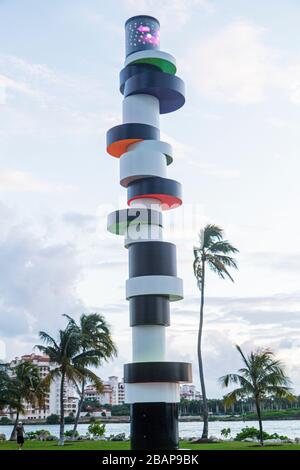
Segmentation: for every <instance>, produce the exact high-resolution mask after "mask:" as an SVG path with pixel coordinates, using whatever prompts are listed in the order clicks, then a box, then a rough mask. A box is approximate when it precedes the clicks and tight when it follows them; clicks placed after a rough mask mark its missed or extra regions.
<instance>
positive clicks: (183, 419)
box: [0, 416, 300, 427]
mask: <svg viewBox="0 0 300 470" xmlns="http://www.w3.org/2000/svg"><path fill="white" fill-rule="evenodd" d="M96 420H100V421H101V422H102V423H104V424H123V423H124V424H125V423H130V416H120V417H117V416H113V417H111V418H107V417H97V418H96ZM299 420H300V417H298V418H297V417H291V416H287V417H280V418H277V417H276V418H275V417H274V418H273V417H266V418H263V421H299ZM202 421H203V420H202V418H201V417H200V416H182V417H180V418H179V422H181V423H189V422H202ZM216 421H218V422H224V423H226V422H233V421H235V422H243V423H246V422H247V421H256V418H255V417H250V418H241V417H234V416H227V417H226V418H225V417H223V418H222V417H212V418H211V419H210V420H209V422H210V423H213V422H216ZM22 422H23V423H24V425H26V426H30V425H37V424H38V425H44V424H46V425H47V426H58V424H59V423H55V424H53V423H47V421H46V420H45V419H36V420H32V419H29V420H26V419H24V418H23V419H22ZM91 422H93V421H91V419H90V418H87V419H85V418H83V419H80V420H79V423H78V424H90V423H91ZM12 424H13V420H12V422H11V423H8V424H5V423H0V427H1V426H10V425H12ZM65 424H70V425H72V424H74V423H65Z"/></svg>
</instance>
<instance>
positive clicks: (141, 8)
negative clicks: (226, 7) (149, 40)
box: [126, 0, 215, 32]
mask: <svg viewBox="0 0 300 470" xmlns="http://www.w3.org/2000/svg"><path fill="white" fill-rule="evenodd" d="M126 2H127V6H128V10H129V11H130V14H131V15H139V14H146V15H152V16H154V17H157V18H158V19H159V21H160V23H161V26H162V28H163V30H164V31H166V32H167V31H174V30H177V29H180V28H181V27H182V26H184V25H185V24H186V23H187V22H188V21H189V19H190V18H191V17H192V16H193V15H194V14H195V11H196V9H199V8H201V10H202V12H203V11H204V12H207V13H211V12H213V11H214V9H215V8H214V6H213V4H212V2H211V1H210V0H164V1H163V2H162V1H161V0H139V2H136V1H135V0H126Z"/></svg>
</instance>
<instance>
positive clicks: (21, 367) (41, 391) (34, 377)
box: [10, 361, 47, 440]
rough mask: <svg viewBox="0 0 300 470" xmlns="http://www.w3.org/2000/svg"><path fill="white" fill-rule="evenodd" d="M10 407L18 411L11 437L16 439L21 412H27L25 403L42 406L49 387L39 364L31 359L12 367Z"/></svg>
mask: <svg viewBox="0 0 300 470" xmlns="http://www.w3.org/2000/svg"><path fill="white" fill-rule="evenodd" d="M10 391H11V393H12V397H11V402H10V408H11V409H13V410H14V411H15V412H16V419H15V422H14V426H13V430H12V433H11V436H10V439H11V440H12V439H14V437H15V432H16V426H17V423H18V420H19V415H20V413H21V412H25V403H29V404H31V405H32V406H37V407H38V408H42V407H43V406H44V405H45V398H46V393H47V387H46V386H45V385H44V384H43V381H42V379H41V376H40V370H39V368H38V366H36V365H35V364H32V363H31V362H30V361H22V362H20V363H19V364H17V365H16V366H15V367H12V368H11V377H10Z"/></svg>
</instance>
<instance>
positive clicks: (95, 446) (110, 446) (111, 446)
mask: <svg viewBox="0 0 300 470" xmlns="http://www.w3.org/2000/svg"><path fill="white" fill-rule="evenodd" d="M180 447H182V448H183V449H192V450H199V449H200V450H262V448H261V447H260V446H258V445H257V444H253V442H250V443H249V442H220V443H215V444H191V443H189V442H186V441H181V443H180ZM15 449H17V444H16V443H15V442H0V451H1V450H15ZM129 449H130V446H129V442H110V441H80V442H66V443H65V445H64V446H63V447H61V446H58V445H57V443H56V442H51V441H49V442H41V441H27V442H25V444H24V448H23V450H98V451H101V450H129ZM263 449H264V450H300V444H282V445H281V444H279V445H273V446H266V447H264V448H263Z"/></svg>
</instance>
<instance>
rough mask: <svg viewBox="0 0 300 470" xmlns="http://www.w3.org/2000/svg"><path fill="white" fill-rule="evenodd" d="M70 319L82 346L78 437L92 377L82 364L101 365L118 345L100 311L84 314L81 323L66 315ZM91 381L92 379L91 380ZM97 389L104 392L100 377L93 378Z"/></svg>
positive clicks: (77, 417)
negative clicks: (81, 414) (87, 387)
mask: <svg viewBox="0 0 300 470" xmlns="http://www.w3.org/2000/svg"><path fill="white" fill-rule="evenodd" d="M66 317H67V318H68V320H69V325H68V326H69V327H70V328H73V329H74V331H75V332H76V333H77V334H78V336H79V341H80V348H81V351H82V355H81V356H79V357H78V358H77V359H76V362H75V365H76V366H77V367H78V368H79V370H81V372H82V376H83V378H82V381H81V382H80V383H79V385H78V394H79V397H80V398H79V403H78V408H77V413H76V417H75V421H74V428H73V437H74V438H75V437H76V430H77V426H78V421H79V417H80V412H81V410H82V405H83V402H84V398H85V386H86V382H87V379H90V377H88V376H85V374H84V369H83V368H82V366H84V365H85V366H87V365H89V366H95V367H99V366H100V365H101V364H102V362H103V361H108V360H109V359H111V358H112V357H113V356H115V355H116V354H117V349H116V346H115V344H114V342H113V340H112V337H111V333H110V328H109V326H108V324H107V322H106V320H105V319H104V317H103V316H102V315H99V314H98V313H90V314H85V313H84V314H82V315H81V317H80V319H79V323H78V324H77V323H76V321H75V320H74V319H73V318H72V317H70V316H68V315H66ZM89 381H90V382H91V380H89ZM92 383H93V385H94V386H95V388H96V390H97V391H98V392H99V393H101V392H103V384H102V382H101V381H100V379H98V380H97V381H94V380H92Z"/></svg>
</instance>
